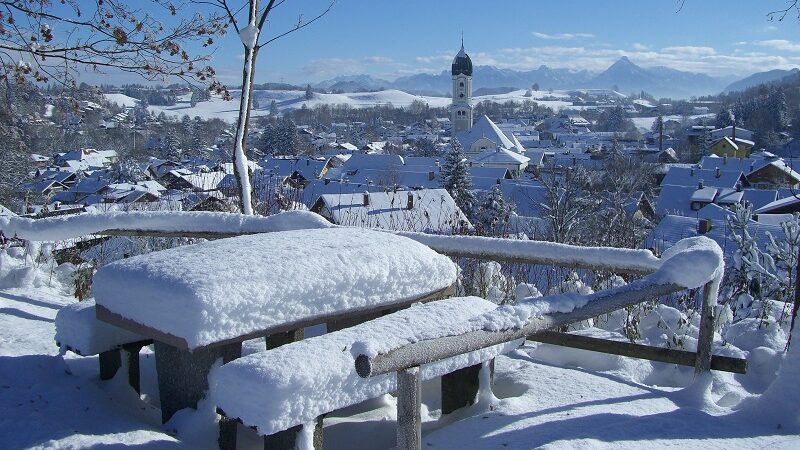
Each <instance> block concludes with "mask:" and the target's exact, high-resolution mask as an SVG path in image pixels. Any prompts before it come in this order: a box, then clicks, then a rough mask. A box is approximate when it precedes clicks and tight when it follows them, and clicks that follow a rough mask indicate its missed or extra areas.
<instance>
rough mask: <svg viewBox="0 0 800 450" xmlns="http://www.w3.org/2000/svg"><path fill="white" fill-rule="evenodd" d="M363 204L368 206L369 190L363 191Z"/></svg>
mask: <svg viewBox="0 0 800 450" xmlns="http://www.w3.org/2000/svg"><path fill="white" fill-rule="evenodd" d="M364 206H369V192H364Z"/></svg>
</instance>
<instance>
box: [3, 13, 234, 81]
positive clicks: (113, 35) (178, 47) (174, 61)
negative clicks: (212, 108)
mask: <svg viewBox="0 0 800 450" xmlns="http://www.w3.org/2000/svg"><path fill="white" fill-rule="evenodd" d="M143 3H146V4H148V5H149V6H148V7H142V6H141V5H142V4H143ZM132 5H135V6H132ZM206 10H207V8H206V7H203V11H198V12H196V13H194V14H191V13H190V14H184V13H183V11H182V14H181V15H180V17H179V16H178V11H177V8H176V7H175V6H174V5H172V4H171V3H169V2H166V1H163V0H147V1H140V2H125V1H121V0H105V1H96V2H77V1H60V2H54V1H51V0H10V1H4V2H3V11H2V22H3V26H2V27H0V47H2V50H3V51H2V52H0V66H2V69H0V70H2V72H0V78H2V79H5V80H8V79H14V80H15V81H16V82H17V83H19V84H22V83H25V82H26V81H27V80H35V81H37V82H48V81H52V82H55V83H58V84H59V85H61V86H63V87H69V88H75V87H76V85H77V83H76V78H77V77H78V76H79V75H80V74H81V73H83V70H84V68H87V69H89V70H93V71H103V70H109V69H113V70H120V71H123V72H128V73H134V74H137V75H141V76H143V77H145V78H147V79H149V80H156V79H164V78H166V77H172V76H174V77H179V78H181V79H183V80H184V81H187V82H189V83H196V82H202V83H206V82H209V81H210V82H211V88H212V89H215V90H216V91H218V92H221V93H227V91H226V90H225V87H224V86H223V85H222V84H220V83H219V82H218V81H216V80H214V76H215V72H214V69H213V68H211V67H210V66H207V67H202V65H203V64H205V63H206V62H207V61H208V60H209V58H210V52H209V53H208V54H201V55H198V56H191V55H190V54H189V50H188V49H189V48H190V47H191V48H207V47H209V46H211V45H212V44H213V43H214V39H213V37H214V36H215V35H218V34H221V33H224V31H225V26H226V23H225V20H223V18H222V17H221V16H220V15H218V14H214V13H212V14H204V13H206V12H208V11H206Z"/></svg>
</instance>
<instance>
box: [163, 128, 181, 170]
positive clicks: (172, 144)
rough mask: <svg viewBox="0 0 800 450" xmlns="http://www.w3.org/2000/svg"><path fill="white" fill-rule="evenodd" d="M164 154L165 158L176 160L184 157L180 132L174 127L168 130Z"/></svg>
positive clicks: (178, 160)
mask: <svg viewBox="0 0 800 450" xmlns="http://www.w3.org/2000/svg"><path fill="white" fill-rule="evenodd" d="M162 156H163V158H164V159H168V160H170V161H175V162H180V161H181V160H182V159H183V151H182V149H181V140H180V138H179V137H178V133H177V132H176V131H175V130H174V129H172V128H171V129H170V130H169V131H167V136H166V139H165V140H164V146H163V154H162Z"/></svg>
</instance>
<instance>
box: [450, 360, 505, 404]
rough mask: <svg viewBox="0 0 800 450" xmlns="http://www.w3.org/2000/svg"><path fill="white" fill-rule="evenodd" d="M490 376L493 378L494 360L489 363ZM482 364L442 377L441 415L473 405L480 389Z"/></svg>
mask: <svg viewBox="0 0 800 450" xmlns="http://www.w3.org/2000/svg"><path fill="white" fill-rule="evenodd" d="M490 365H491V374H492V378H494V360H492V361H491V362H490ZM481 367H482V364H475V365H474V366H469V367H464V368H463V369H459V370H456V371H455V372H451V373H448V374H445V375H442V414H450V413H452V412H453V411H455V410H457V409H459V408H463V407H465V406H469V405H472V404H473V403H475V397H476V396H477V395H478V389H479V388H480V385H481V384H480V374H481Z"/></svg>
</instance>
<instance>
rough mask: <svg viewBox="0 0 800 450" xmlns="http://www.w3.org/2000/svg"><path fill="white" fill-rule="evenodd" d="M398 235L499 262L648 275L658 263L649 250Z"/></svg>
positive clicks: (450, 252) (441, 250) (440, 249)
mask: <svg viewBox="0 0 800 450" xmlns="http://www.w3.org/2000/svg"><path fill="white" fill-rule="evenodd" d="M397 234H399V235H401V236H405V237H407V238H410V239H413V240H415V241H417V242H420V243H422V244H425V245H427V246H428V247H430V248H432V249H434V250H436V251H437V252H439V253H443V254H445V255H448V256H456V257H466V258H476V259H491V260H494V261H501V262H513V263H524V264H542V265H554V266H561V267H572V268H584V269H593V270H608V271H616V272H625V273H636V274H648V273H651V272H653V271H655V270H656V269H658V267H659V264H660V260H659V258H657V257H655V256H654V255H653V253H652V252H650V250H636V249H628V248H612V247H579V246H575V245H567V244H557V243H555V242H545V241H523V240H518V239H501V238H491V237H480V236H446V235H433V234H424V233H412V232H398V233H397Z"/></svg>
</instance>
